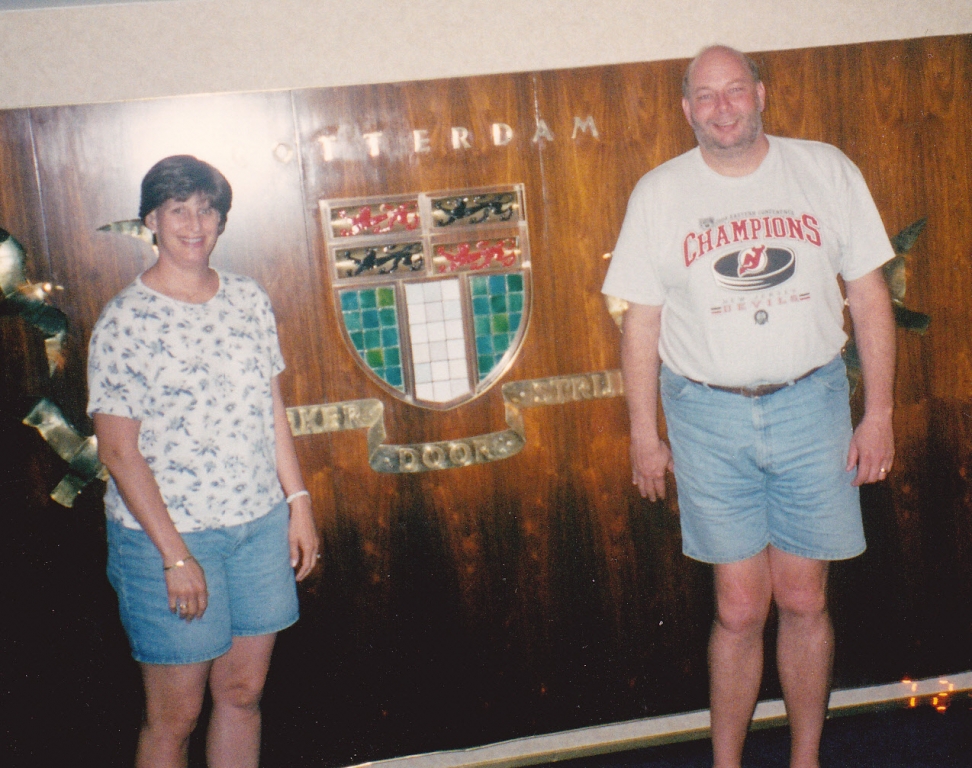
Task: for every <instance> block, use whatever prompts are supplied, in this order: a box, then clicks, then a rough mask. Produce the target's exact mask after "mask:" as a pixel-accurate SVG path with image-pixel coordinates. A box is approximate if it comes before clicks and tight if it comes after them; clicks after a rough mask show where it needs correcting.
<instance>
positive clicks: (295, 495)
mask: <svg viewBox="0 0 972 768" xmlns="http://www.w3.org/2000/svg"><path fill="white" fill-rule="evenodd" d="M301 496H310V491H308V490H303V491H294V492H293V493H292V494H290V495H289V496H288V497H287V503H288V504H290V503H291V502H292V501H293V500H294V499H299V498H300V497H301Z"/></svg>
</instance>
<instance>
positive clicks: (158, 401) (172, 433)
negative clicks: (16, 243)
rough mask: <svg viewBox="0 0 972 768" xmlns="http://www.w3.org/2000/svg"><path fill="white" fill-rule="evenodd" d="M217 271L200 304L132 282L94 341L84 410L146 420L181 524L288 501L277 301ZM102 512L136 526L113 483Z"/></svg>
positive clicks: (262, 510)
mask: <svg viewBox="0 0 972 768" xmlns="http://www.w3.org/2000/svg"><path fill="white" fill-rule="evenodd" d="M218 275H219V290H218V291H217V292H216V295H215V296H213V298H211V299H210V300H209V301H207V302H205V303H203V304H189V303H186V302H182V301H177V300H176V299H172V298H170V297H168V296H165V295H163V294H161V293H158V292H157V291H154V290H152V289H151V288H149V287H148V286H146V285H145V284H144V283H143V282H142V280H141V278H138V279H136V280H135V282H133V283H132V284H131V285H129V286H128V287H127V288H125V289H124V290H123V291H122V292H121V293H119V294H118V295H117V296H116V297H115V298H114V299H112V300H111V301H110V302H109V303H108V305H107V306H106V307H105V308H104V310H103V311H102V313H101V317H100V318H99V319H98V322H97V323H96V324H95V328H94V331H93V333H92V336H91V343H90V345H89V348H88V389H89V399H88V413H89V414H93V413H105V414H110V415H113V416H124V417H126V418H129V419H135V420H137V421H139V422H141V429H140V431H139V435H138V449H139V451H140V452H141V454H142V455H143V456H144V457H145V460H146V461H147V462H148V465H149V467H150V468H151V469H152V473H153V475H154V476H155V479H156V481H157V482H158V485H159V488H160V490H161V491H162V498H163V499H164V500H165V504H166V506H167V507H168V510H169V515H170V517H171V518H172V521H173V523H175V527H176V530H177V531H179V532H180V533H188V532H191V531H199V530H204V529H210V528H225V527H229V526H232V525H238V524H240V523H245V522H248V521H250V520H255V519H256V518H258V517H262V516H263V515H265V514H267V513H268V512H269V511H270V510H271V509H273V507H274V506H276V505H277V504H279V503H280V501H281V500H282V499H283V491H282V489H281V487H280V482H279V480H278V479H277V468H276V450H275V445H276V443H275V439H274V430H273V398H272V389H271V384H272V378H273V377H274V376H276V375H277V374H278V373H280V372H281V371H282V370H283V368H284V363H283V357H282V356H281V354H280V345H279V342H278V339H277V328H276V323H275V320H274V316H273V309H272V307H271V305H270V299H269V298H268V297H267V294H266V293H265V292H264V290H263V289H262V288H261V287H260V286H259V285H258V284H257V283H256V281H254V280H252V279H250V278H248V277H241V276H239V275H234V274H231V273H228V272H222V271H219V272H218ZM105 512H106V514H107V515H108V517H109V518H110V519H112V520H115V521H117V522H118V523H121V524H122V525H124V526H125V527H127V528H139V527H140V526H139V524H138V522H137V521H136V520H135V518H134V517H133V516H132V514H131V513H130V512H129V511H128V509H127V507H126V506H125V503H124V501H123V500H122V498H121V495H120V494H119V493H118V488H117V487H116V485H115V482H114V480H109V482H108V490H107V492H106V493H105Z"/></svg>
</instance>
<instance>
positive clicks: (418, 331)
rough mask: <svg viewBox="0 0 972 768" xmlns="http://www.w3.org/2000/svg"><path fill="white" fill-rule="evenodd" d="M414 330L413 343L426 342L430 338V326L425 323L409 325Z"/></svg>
mask: <svg viewBox="0 0 972 768" xmlns="http://www.w3.org/2000/svg"><path fill="white" fill-rule="evenodd" d="M409 327H410V328H411V331H412V343H413V344H426V343H428V340H429V326H428V325H426V324H425V323H416V324H415V325H412V326H409Z"/></svg>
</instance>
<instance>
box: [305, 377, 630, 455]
mask: <svg viewBox="0 0 972 768" xmlns="http://www.w3.org/2000/svg"><path fill="white" fill-rule="evenodd" d="M502 392H503V404H504V408H505V412H506V423H507V426H508V427H509V429H505V430H502V431H500V432H490V433H488V434H485V435H475V436H472V437H464V438H459V439H455V440H445V441H437V442H428V443H407V444H404V445H385V444H384V440H385V437H386V435H387V433H386V432H385V420H384V414H385V407H384V405H383V404H382V402H381V401H380V400H377V399H374V398H369V399H366V400H347V401H343V402H338V403H325V404H322V405H302V406H296V407H292V408H288V409H287V418H288V419H289V421H290V431H291V432H292V433H293V435H294V436H295V437H306V436H308V435H316V434H321V433H324V432H343V431H347V430H354V429H366V430H367V439H368V464H369V466H371V468H372V469H373V470H375V471H376V472H382V473H385V474H407V473H413V472H429V471H434V470H440V469H456V468H458V467H468V466H471V465H473V464H487V463H490V462H493V461H501V460H503V459H508V458H510V457H511V456H514V455H516V454H517V453H519V452H520V451H521V450H523V448H524V446H525V445H526V429H525V427H524V422H523V414H522V409H524V408H536V407H539V406H547V405H563V404H564V403H572V402H577V401H581V400H599V399H604V398H610V397H620V396H621V395H622V394H623V393H624V388H623V385H622V383H621V372H620V371H618V370H612V371H598V372H595V373H581V374H575V375H571V376H553V377H550V378H544V379H530V380H524V381H513V382H509V383H508V384H504V385H503V387H502Z"/></svg>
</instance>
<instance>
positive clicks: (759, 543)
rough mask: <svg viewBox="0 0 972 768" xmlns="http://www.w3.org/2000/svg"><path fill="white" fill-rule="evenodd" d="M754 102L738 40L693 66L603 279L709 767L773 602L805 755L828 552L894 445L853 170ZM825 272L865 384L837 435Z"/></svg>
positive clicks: (818, 665)
mask: <svg viewBox="0 0 972 768" xmlns="http://www.w3.org/2000/svg"><path fill="white" fill-rule="evenodd" d="M765 102H766V89H765V87H764V85H763V83H762V82H761V81H760V78H759V72H758V69H757V68H756V66H755V64H754V63H752V62H751V61H750V60H749V59H747V58H746V57H745V56H743V55H742V54H741V53H739V52H738V51H735V50H733V49H730V48H725V47H722V46H715V47H712V48H708V49H706V50H704V51H702V53H700V54H699V56H698V57H696V59H694V60H693V61H692V63H691V64H690V65H689V67H688V70H687V72H686V75H685V80H684V82H683V99H682V110H683V111H684V113H685V117H686V119H687V120H688V121H689V123H690V124H691V126H692V128H693V130H694V131H695V135H696V139H697V141H698V147H697V148H695V149H693V150H691V151H689V152H687V153H685V154H683V155H681V156H679V157H677V158H675V159H673V160H670V161H669V162H667V163H664V164H663V165H661V166H659V167H658V168H656V169H654V170H653V171H651V172H650V173H649V174H647V175H646V176H645V177H644V178H642V179H641V181H640V182H639V183H638V185H637V187H636V188H635V190H634V192H633V193H632V195H631V200H630V202H629V204H628V211H627V214H626V216H625V220H624V225H623V227H622V229H621V233H620V236H619V238H618V243H617V247H616V248H615V251H614V257H613V259H612V261H611V265H610V268H609V271H608V275H607V279H606V280H605V283H604V288H603V290H604V292H605V293H606V294H609V295H612V296H617V297H620V298H622V299H625V300H627V301H628V303H629V309H628V311H627V313H626V315H625V319H624V325H623V329H624V334H623V339H622V347H621V357H622V372H623V375H624V386H625V393H626V398H627V402H628V411H629V415H630V419H631V463H632V478H633V482H634V484H635V485H636V486H637V487H638V490H639V491H640V492H641V494H642V496H646V497H648V498H649V499H651V500H652V501H655V500H656V499H658V498H661V497H664V495H665V472H666V470H672V471H674V474H675V479H676V484H677V488H678V502H679V509H680V515H681V527H682V539H683V551H684V553H685V554H686V555H688V556H689V557H692V558H694V559H697V560H701V561H704V562H709V563H712V564H713V569H714V579H715V598H716V615H715V620H714V622H713V627H712V634H711V638H710V641H709V673H710V696H711V712H712V745H713V755H714V764H715V768H730V767H735V768H738V766H739V765H740V760H741V757H742V750H743V742H744V740H745V736H746V732H747V730H748V727H749V723H750V720H751V718H752V713H753V709H754V707H755V704H756V697H757V694H758V691H759V685H760V678H761V676H762V664H763V629H764V626H765V622H766V618H767V615H768V613H769V610H770V606H771V604H773V603H775V605H776V608H777V612H778V618H779V637H778V649H777V657H778V665H779V674H780V682H781V684H782V687H783V696H784V701H785V703H786V708H787V714H788V717H789V723H790V729H791V758H790V765H791V768H805V767H807V766H809V767H811V768H817V766H818V765H819V759H818V752H819V743H820V734H821V729H822V727H823V721H824V717H825V713H826V708H827V700H828V696H829V681H830V672H831V667H832V659H833V629H832V626H831V623H830V618H829V615H828V612H827V599H826V587H827V568H828V562H829V561H830V560H840V559H845V558H850V557H854V556H856V555H858V554H860V553H861V552H862V551H863V550H864V537H863V528H862V525H861V515H860V503H859V486H860V485H862V484H864V483H871V482H875V481H879V480H883V479H884V478H885V477H886V475H887V473H888V472H889V471H890V469H891V462H892V459H893V457H894V444H893V436H892V428H891V413H892V406H893V394H892V386H893V377H894V343H895V339H894V320H893V316H892V312H891V305H890V299H889V296H888V290H887V286H886V283H885V281H884V277H883V274H882V270H881V265H882V264H883V263H884V262H886V261H887V260H888V259H890V258H892V257H893V255H894V254H893V251H892V249H891V246H890V243H889V242H888V239H887V236H886V235H885V231H884V227H883V225H882V223H881V219H880V217H879V215H878V213H877V210H876V208H875V206H874V203H873V201H872V199H871V197H870V194H869V193H868V191H867V188H866V185H865V183H864V181H863V178H862V177H861V174H860V172H859V171H858V170H857V168H856V167H855V166H854V165H853V164H852V163H851V162H850V161H849V160H848V159H847V158H846V157H845V156H844V155H843V154H842V153H841V152H840V151H839V150H837V149H836V148H834V147H831V146H829V145H826V144H820V143H817V142H809V141H799V140H795V139H782V138H778V137H775V136H767V135H766V134H765V133H764V132H763V126H762V118H761V113H762V111H763V109H764V106H765ZM838 275H840V276H841V277H842V278H843V281H844V285H845V288H846V294H847V302H848V305H849V308H850V314H851V319H852V321H853V325H854V335H855V339H856V343H857V346H858V349H859V351H860V357H861V362H862V372H863V383H864V390H865V413H864V416H863V418H862V420H861V422H860V424H859V425H858V427H857V428H856V429H855V430H853V432H852V431H851V425H850V412H849V407H848V390H847V379H846V372H845V370H844V365H843V362H842V360H841V357H840V350H841V347H842V346H843V344H844V343H845V341H846V334H845V333H844V331H843V305H844V302H843V297H842V295H841V292H840V286H839V283H838ZM659 391H660V393H661V398H662V405H663V407H664V411H665V417H666V424H667V428H668V438H669V441H670V443H671V450H669V447H668V445H666V444H665V442H663V441H662V440H661V439H660V437H659V434H658V426H657V423H656V421H657V420H656V414H657V404H658V396H659Z"/></svg>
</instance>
